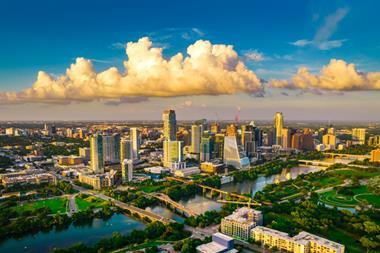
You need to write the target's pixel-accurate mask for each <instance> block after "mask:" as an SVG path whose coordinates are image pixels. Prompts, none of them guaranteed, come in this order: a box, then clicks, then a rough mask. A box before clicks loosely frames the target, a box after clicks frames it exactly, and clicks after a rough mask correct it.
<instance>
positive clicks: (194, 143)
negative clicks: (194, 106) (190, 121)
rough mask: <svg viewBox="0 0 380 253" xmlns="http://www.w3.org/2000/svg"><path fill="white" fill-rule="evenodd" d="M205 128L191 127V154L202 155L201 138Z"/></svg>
mask: <svg viewBox="0 0 380 253" xmlns="http://www.w3.org/2000/svg"><path fill="white" fill-rule="evenodd" d="M202 132H203V127H202V125H192V126H191V152H192V153H195V154H199V153H200V145H201V137H202Z"/></svg>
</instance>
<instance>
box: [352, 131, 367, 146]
mask: <svg viewBox="0 0 380 253" xmlns="http://www.w3.org/2000/svg"><path fill="white" fill-rule="evenodd" d="M365 137H366V129H365V128H353V129H352V140H353V141H356V142H357V143H358V144H360V145H364V144H365Z"/></svg>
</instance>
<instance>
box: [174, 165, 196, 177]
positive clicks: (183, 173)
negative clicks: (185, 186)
mask: <svg viewBox="0 0 380 253" xmlns="http://www.w3.org/2000/svg"><path fill="white" fill-rule="evenodd" d="M199 173H201V170H200V169H199V168H198V167H188V168H184V169H179V170H175V171H174V175H175V176H176V177H188V176H191V175H197V174H199Z"/></svg>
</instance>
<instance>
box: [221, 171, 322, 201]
mask: <svg viewBox="0 0 380 253" xmlns="http://www.w3.org/2000/svg"><path fill="white" fill-rule="evenodd" d="M321 169H323V167H306V166H305V167H294V168H291V169H283V170H282V171H281V173H280V174H276V175H272V176H268V177H265V176H259V177H258V178H257V179H255V180H246V181H243V182H239V183H235V182H231V183H227V184H224V185H222V187H221V189H222V190H225V191H229V192H237V193H240V194H251V195H252V197H253V196H254V195H255V193H256V192H258V191H261V190H262V189H263V188H264V187H265V186H266V185H267V184H273V183H277V182H282V181H286V180H289V179H294V178H296V177H297V176H298V175H300V174H307V173H311V172H316V171H319V170H321Z"/></svg>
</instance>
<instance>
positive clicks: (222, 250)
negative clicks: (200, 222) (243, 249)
mask: <svg viewBox="0 0 380 253" xmlns="http://www.w3.org/2000/svg"><path fill="white" fill-rule="evenodd" d="M196 250H197V252H198V253H237V252H238V251H237V250H236V249H234V239H233V238H231V237H229V236H227V235H224V234H221V233H215V234H213V235H212V241H211V242H209V243H205V244H202V245H199V246H198V247H197V248H196Z"/></svg>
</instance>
